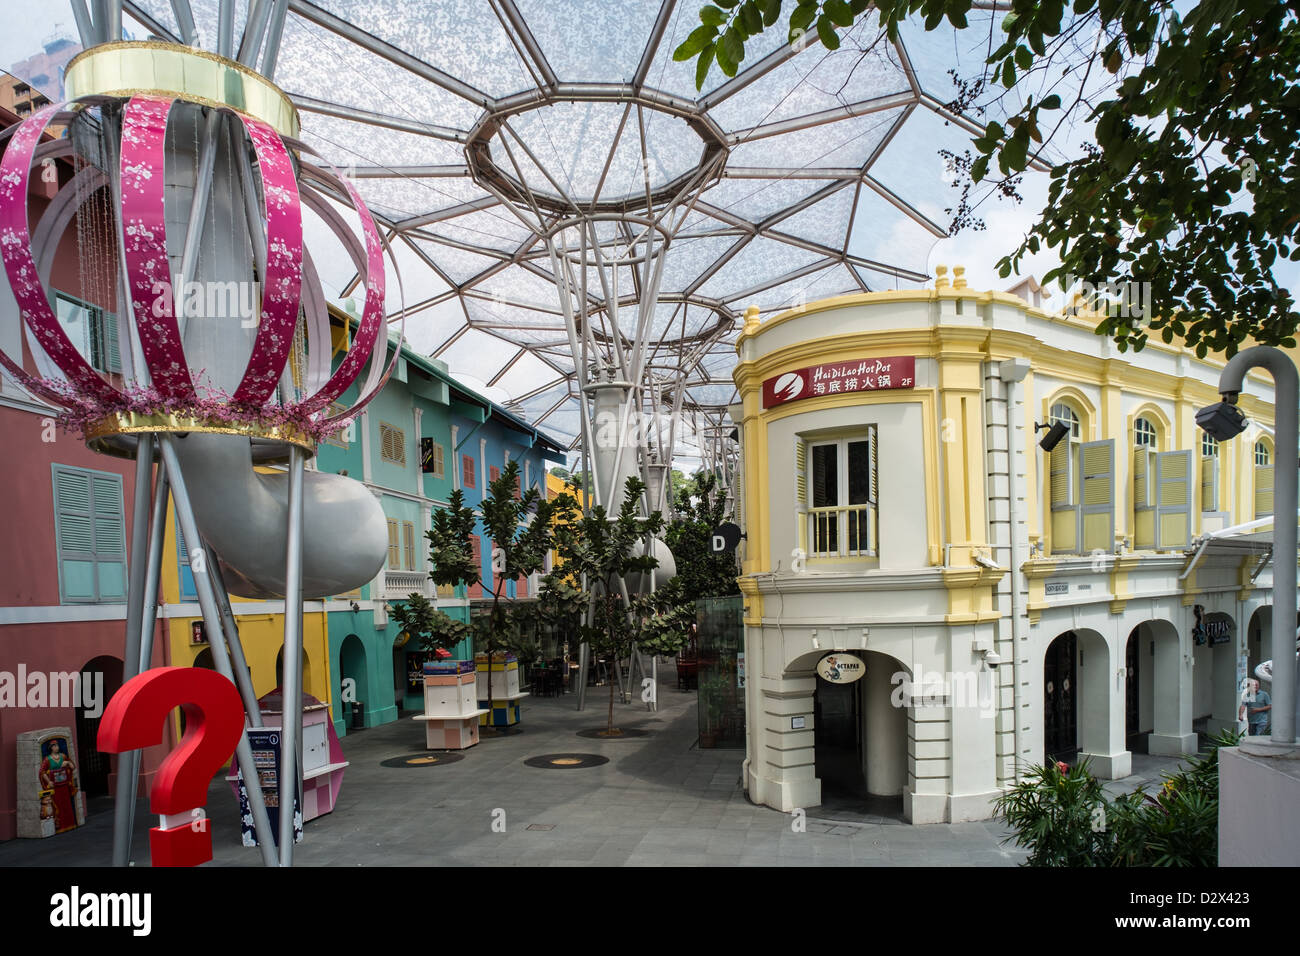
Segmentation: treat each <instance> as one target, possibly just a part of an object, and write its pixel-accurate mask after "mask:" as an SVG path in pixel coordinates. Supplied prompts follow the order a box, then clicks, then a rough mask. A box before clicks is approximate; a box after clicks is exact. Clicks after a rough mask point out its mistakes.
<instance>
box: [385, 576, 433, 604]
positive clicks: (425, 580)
mask: <svg viewBox="0 0 1300 956" xmlns="http://www.w3.org/2000/svg"><path fill="white" fill-rule="evenodd" d="M380 573H381V574H382V575H383V580H382V582H381V588H380V590H381V591H382V593H383V595H384V600H385V601H400V600H402V599H404V598H406V597H408V596H409V595H410V594H411V592H415V593H417V594H422V595H424V596H425V597H427V598H432V597H433V579H432V578H431V577H429V575H428V573H427V572H424V571H394V570H392V569H391V568H385V569H384V570H383V571H382V572H380Z"/></svg>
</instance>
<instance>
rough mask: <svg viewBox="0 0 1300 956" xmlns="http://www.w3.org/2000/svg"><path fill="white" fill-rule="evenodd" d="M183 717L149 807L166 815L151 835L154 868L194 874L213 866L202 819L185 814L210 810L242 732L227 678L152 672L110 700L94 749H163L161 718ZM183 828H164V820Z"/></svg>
mask: <svg viewBox="0 0 1300 956" xmlns="http://www.w3.org/2000/svg"><path fill="white" fill-rule="evenodd" d="M177 706H179V707H180V708H181V710H182V711H183V712H184V713H185V736H184V737H182V738H181V742H180V745H179V746H178V747H177V748H176V749H175V750H173V751H172V752H171V753H170V754H169V755H168V756H167V759H166V760H164V761H163V762H162V766H160V767H159V768H158V773H157V776H156V777H155V779H154V785H153V789H152V790H150V793H149V796H150V801H149V807H150V809H151V810H153V812H154V813H157V814H160V815H164V818H163V820H162V823H163V826H161V827H153V828H152V829H150V831H149V854H150V857H151V859H152V861H153V865H154V866H198V865H199V864H200V863H206V862H207V861H208V860H211V859H212V834H211V832H209V830H208V826H207V819H206V818H205V817H200V818H198V820H197V821H195V820H192V819H191V816H190V814H191V811H192V810H193V809H194V808H196V807H198V808H201V807H202V806H203V805H204V804H205V803H207V802H208V785H209V784H210V783H211V782H212V777H213V775H214V774H215V773H216V772H217V771H218V770H220V769H221V767H222V766H224V765H225V763H226V761H227V760H229V759H230V756H231V754H233V753H234V752H235V746H236V745H237V744H238V743H239V737H240V734H242V733H243V730H244V705H243V702H242V701H241V700H240V698H239V691H238V690H236V689H235V685H234V684H232V683H231V682H230V681H229V680H228V679H227V678H225V677H222V676H221V675H220V674H218V673H217V672H216V671H210V670H204V669H203V668H199V667H158V668H154V669H153V670H149V671H145V672H144V673H143V674H140V675H139V676H137V677H133V678H131V679H130V680H129V681H127V682H126V683H125V684H123V685H122V687H121V688H120V689H119V690H118V692H117V693H116V694H114V695H113V698H112V700H110V701H109V702H108V707H106V708H105V709H104V717H103V720H102V721H101V722H100V725H99V749H100V750H101V751H103V752H104V753H113V754H117V753H122V752H123V751H125V750H139V749H141V748H143V747H152V746H153V745H154V744H159V743H162V737H163V727H164V724H165V722H166V719H167V715H168V714H170V713H171V712H172V710H173V709H174V708H175V707H177ZM177 813H182V814H184V815H185V818H186V822H185V823H184V824H182V825H181V826H173V827H168V826H167V824H168V822H169V821H168V820H167V819H166V815H171V814H177Z"/></svg>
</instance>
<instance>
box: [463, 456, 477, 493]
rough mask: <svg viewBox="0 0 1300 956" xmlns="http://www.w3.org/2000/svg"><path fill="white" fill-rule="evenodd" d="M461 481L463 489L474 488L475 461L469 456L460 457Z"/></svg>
mask: <svg viewBox="0 0 1300 956" xmlns="http://www.w3.org/2000/svg"><path fill="white" fill-rule="evenodd" d="M460 479H461V480H460V483H461V485H462V487H465V488H473V487H474V459H473V458H471V457H470V456H469V455H461V456H460Z"/></svg>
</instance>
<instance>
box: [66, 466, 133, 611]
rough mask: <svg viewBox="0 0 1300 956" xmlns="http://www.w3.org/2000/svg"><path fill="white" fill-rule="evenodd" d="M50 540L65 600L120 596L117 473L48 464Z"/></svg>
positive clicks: (121, 512) (121, 518)
mask: <svg viewBox="0 0 1300 956" xmlns="http://www.w3.org/2000/svg"><path fill="white" fill-rule="evenodd" d="M52 470H53V479H54V540H55V549H56V552H57V555H58V565H59V597H60V600H61V601H62V602H63V603H65V604H91V603H96V602H104V603H121V602H122V601H125V600H126V510H125V507H124V505H123V501H122V476H121V475H115V474H112V473H111V472H106V471H92V470H90V469H88V468H72V467H69V466H67V465H54V466H53V468H52Z"/></svg>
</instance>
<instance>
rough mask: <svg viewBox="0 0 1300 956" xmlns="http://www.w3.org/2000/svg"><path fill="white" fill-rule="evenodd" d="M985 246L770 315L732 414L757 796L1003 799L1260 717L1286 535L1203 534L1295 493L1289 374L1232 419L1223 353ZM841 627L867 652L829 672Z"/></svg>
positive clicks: (934, 801)
mask: <svg viewBox="0 0 1300 956" xmlns="http://www.w3.org/2000/svg"><path fill="white" fill-rule="evenodd" d="M961 271H962V270H960V269H958V270H954V273H955V276H956V279H955V281H952V282H950V281H949V279H948V278H947V270H946V269H944V268H943V267H940V268H939V269H938V270H937V272H938V275H939V278H938V280H937V281H936V287H935V288H933V289H918V290H908V291H897V292H879V293H867V294H862V295H852V296H844V297H840V298H834V299H828V300H824V301H821V302H814V303H811V304H809V305H807V306H804V307H801V308H798V309H795V310H792V311H790V312H786V313H783V314H781V315H778V316H775V317H773V318H771V319H769V320H767V321H765V322H761V323H760V322H759V321H758V314H757V310H751V312H750V313H749V314H748V315H747V316H746V323H745V327H744V330H743V332H742V333H741V335H740V337H739V340H738V342H737V351H738V353H739V364H738V366H737V367H736V369H735V372H734V376H735V381H736V384H737V387H738V389H739V392H740V398H741V401H740V404H739V405H737V406H733V408H732V418H733V420H734V421H735V422H736V423H737V424H738V425H739V426H740V432H741V458H742V466H741V468H742V472H741V473H742V476H743V488H742V491H743V494H742V495H740V496H739V499H738V517H739V520H740V523H741V524H742V526H743V528H744V530H745V532H746V534H747V538H746V540H745V542H744V544H743V545H742V559H743V560H742V577H741V580H740V584H741V589H742V591H743V593H744V595H745V629H746V636H745V651H746V670H747V673H748V674H750V675H752V677H751V679H750V680H749V681H748V683H747V686H746V713H747V731H746V732H747V738H748V739H747V759H746V762H745V772H744V776H745V784H746V788H747V790H748V792H749V795H750V797H751V799H753V800H755V801H756V802H760V803H766V804H768V805H770V806H773V807H776V808H778V809H781V810H785V811H789V810H791V809H793V808H795V807H806V806H814V805H817V804H819V803H820V802H821V800H822V795H823V786H826V787H827V788H828V789H832V790H834V789H838V790H840V791H845V792H848V793H851V794H854V795H863V796H865V795H867V794H872V795H881V796H892V797H901V802H902V810H903V812H904V814H905V815H906V817H907V819H909V820H911V821H912V822H917V823H919V822H936V821H944V820H947V821H957V820H966V819H981V818H985V817H988V816H989V815H990V814H991V809H992V801H993V800H994V799H995V798H996V797H997V796H998V794H1000V793H1001V792H1003V790H1004V789H1005V788H1006V787H1008V786H1010V785H1011V784H1012V783H1014V782H1015V781H1016V779H1018V777H1019V776H1020V775H1022V774H1023V773H1024V771H1025V769H1026V768H1027V767H1029V766H1030V765H1032V764H1036V763H1042V762H1044V760H1047V759H1067V760H1072V759H1075V758H1076V757H1087V758H1088V759H1089V760H1090V765H1091V767H1092V769H1093V771H1094V773H1097V774H1099V775H1100V776H1103V777H1112V778H1114V777H1124V776H1127V775H1128V774H1129V773H1130V767H1131V753H1132V752H1133V750H1134V749H1143V750H1149V751H1150V752H1152V753H1185V752H1194V751H1195V749H1196V744H1197V732H1198V731H1206V732H1211V733H1213V732H1215V731H1217V730H1219V729H1222V728H1228V727H1236V726H1237V721H1238V716H1239V689H1240V676H1241V674H1242V673H1243V672H1244V670H1245V669H1246V668H1247V666H1249V667H1250V668H1251V669H1253V667H1254V665H1255V664H1256V663H1257V662H1258V660H1259V659H1260V655H1261V645H1260V642H1259V634H1260V633H1261V632H1263V633H1267V632H1268V621H1269V619H1270V618H1269V614H1270V608H1269V607H1268V603H1269V599H1270V591H1269V589H1270V587H1271V574H1270V571H1269V569H1268V568H1267V567H1264V566H1263V564H1262V561H1261V559H1262V557H1263V555H1261V554H1258V553H1244V552H1243V551H1241V550H1237V551H1231V552H1230V551H1228V550H1227V549H1213V548H1212V549H1210V550H1208V551H1206V552H1205V553H1204V554H1202V555H1200V556H1197V557H1195V558H1193V556H1192V554H1191V552H1192V550H1193V549H1194V546H1195V545H1196V544H1197V542H1198V541H1200V540H1202V539H1201V536H1202V535H1204V534H1207V533H1210V532H1213V531H1218V530H1221V529H1224V528H1228V527H1230V526H1235V525H1238V524H1240V523H1243V522H1249V521H1252V520H1253V519H1255V518H1257V517H1266V516H1268V515H1269V514H1270V513H1271V511H1272V493H1271V489H1272V484H1271V478H1272V440H1271V438H1270V434H1271V432H1270V431H1269V429H1270V428H1271V425H1272V421H1273V414H1272V402H1273V387H1272V381H1271V379H1269V377H1268V376H1267V375H1262V374H1254V373H1252V374H1251V375H1250V376H1249V377H1248V379H1247V385H1246V388H1245V389H1243V392H1242V394H1241V397H1240V407H1241V408H1242V409H1243V410H1244V411H1245V413H1246V415H1247V416H1248V417H1249V419H1250V421H1251V423H1252V424H1251V427H1250V428H1249V429H1248V430H1247V431H1246V433H1245V434H1244V435H1241V436H1239V437H1238V438H1236V439H1234V440H1232V441H1229V442H1223V443H1217V442H1214V441H1212V440H1210V439H1209V438H1208V436H1204V435H1203V433H1202V432H1201V431H1200V430H1199V429H1198V428H1197V427H1196V425H1195V421H1194V415H1195V413H1196V411H1197V410H1198V409H1199V408H1201V407H1202V406H1205V405H1209V404H1212V403H1214V402H1217V401H1218V400H1219V394H1218V390H1217V382H1218V377H1219V372H1220V371H1221V369H1222V368H1223V365H1224V362H1223V360H1222V359H1221V358H1218V357H1214V356H1211V357H1207V358H1205V359H1197V358H1196V356H1195V354H1194V353H1193V352H1192V351H1191V350H1189V349H1186V348H1183V347H1178V346H1169V345H1164V344H1163V343H1160V342H1152V343H1151V344H1150V345H1148V346H1147V347H1146V348H1145V349H1144V350H1143V351H1142V352H1140V353H1133V352H1126V353H1122V352H1120V351H1119V350H1118V349H1117V348H1116V347H1115V345H1114V343H1113V342H1111V341H1110V340H1109V339H1107V338H1104V337H1101V336H1098V335H1096V334H1095V332H1094V329H1095V327H1096V325H1097V321H1098V317H1097V316H1095V315H1094V316H1088V315H1063V314H1050V313H1048V312H1047V311H1045V310H1043V309H1041V308H1038V307H1035V306H1032V305H1030V304H1029V303H1028V302H1026V301H1025V300H1024V299H1021V298H1019V297H1017V296H1014V295H1010V294H1007V293H999V292H980V291H976V290H974V289H969V288H966V287H965V282H964V280H962V279H961V278H960V275H961ZM1056 423H1060V425H1061V427H1060V428H1059V429H1056V432H1055V433H1054V434H1055V435H1056V437H1058V438H1059V443H1058V444H1056V446H1055V448H1054V449H1053V450H1052V451H1051V452H1050V453H1048V452H1046V451H1044V450H1042V448H1041V447H1040V446H1039V444H1038V442H1039V439H1040V437H1044V436H1043V435H1042V432H1043V431H1046V430H1047V428H1048V427H1049V426H1051V425H1053V424H1056ZM1261 550H1262V546H1261ZM1207 635H1208V637H1207ZM1265 643H1266V642H1265ZM835 655H838V662H839V663H845V662H847V661H848V660H849V658H847V657H845V655H850V656H851V657H853V658H860V660H858V662H857V664H853V665H851V666H852V672H854V673H865V675H866V676H865V678H863V679H861V680H859V681H857V682H856V683H847V682H845V683H842V684H840V685H832V684H831V683H830V682H828V681H827V680H825V679H824V678H823V677H819V676H817V674H818V672H817V667H818V665H819V664H823V663H824V660H825V659H826V658H827V657H828V656H835ZM1264 656H1268V655H1267V654H1266V653H1265V655H1264ZM858 665H863V666H861V667H859V666H858Z"/></svg>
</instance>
